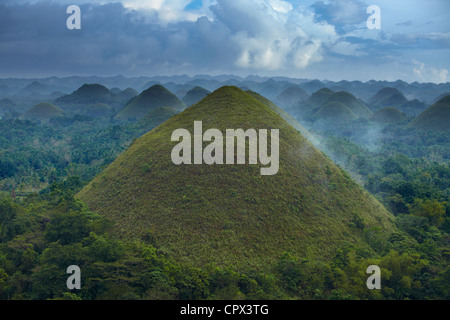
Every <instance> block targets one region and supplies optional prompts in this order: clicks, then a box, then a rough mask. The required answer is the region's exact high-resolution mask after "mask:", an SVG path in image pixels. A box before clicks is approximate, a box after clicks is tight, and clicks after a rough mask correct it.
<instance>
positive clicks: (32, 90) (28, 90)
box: [20, 81, 52, 94]
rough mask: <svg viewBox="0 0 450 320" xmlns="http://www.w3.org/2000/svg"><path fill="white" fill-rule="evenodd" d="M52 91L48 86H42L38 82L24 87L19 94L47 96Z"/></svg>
mask: <svg viewBox="0 0 450 320" xmlns="http://www.w3.org/2000/svg"><path fill="white" fill-rule="evenodd" d="M50 90H52V89H51V88H49V86H47V85H44V84H42V83H40V82H38V81H33V82H32V83H30V84H28V85H27V86H25V87H24V88H23V89H22V90H20V94H36V93H38V94H47V93H49V91H50Z"/></svg>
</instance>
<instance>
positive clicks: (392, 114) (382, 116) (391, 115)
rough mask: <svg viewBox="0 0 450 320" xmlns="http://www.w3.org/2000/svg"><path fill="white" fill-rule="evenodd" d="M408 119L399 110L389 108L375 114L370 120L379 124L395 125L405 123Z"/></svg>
mask: <svg viewBox="0 0 450 320" xmlns="http://www.w3.org/2000/svg"><path fill="white" fill-rule="evenodd" d="M407 118H408V117H407V116H406V114H404V113H403V112H401V111H400V110H398V109H397V108H393V107H387V108H383V109H381V110H378V111H377V112H375V114H374V115H373V116H372V117H370V120H371V121H374V122H378V123H393V122H400V121H404V120H406V119H407Z"/></svg>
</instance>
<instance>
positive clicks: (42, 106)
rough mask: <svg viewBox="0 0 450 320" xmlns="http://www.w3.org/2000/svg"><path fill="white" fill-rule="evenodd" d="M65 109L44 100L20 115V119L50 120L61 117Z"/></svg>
mask: <svg viewBox="0 0 450 320" xmlns="http://www.w3.org/2000/svg"><path fill="white" fill-rule="evenodd" d="M63 115H64V111H63V110H62V109H60V108H59V107H57V106H55V105H53V104H51V103H48V102H43V103H39V104H37V105H35V106H33V107H32V108H30V109H29V110H27V111H26V112H24V113H23V114H21V115H20V116H19V119H20V120H30V121H35V122H39V121H40V122H48V121H49V120H50V119H53V118H57V117H61V116H63Z"/></svg>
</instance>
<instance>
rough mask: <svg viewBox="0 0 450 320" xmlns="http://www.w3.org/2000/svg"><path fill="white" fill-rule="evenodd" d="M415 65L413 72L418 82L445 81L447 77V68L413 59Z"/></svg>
mask: <svg viewBox="0 0 450 320" xmlns="http://www.w3.org/2000/svg"><path fill="white" fill-rule="evenodd" d="M412 63H413V64H414V65H415V66H416V67H414V68H413V73H414V75H416V77H417V78H418V79H417V80H418V81H419V82H422V81H423V82H435V83H445V82H447V79H448V77H447V76H448V70H447V69H436V68H432V67H427V66H425V63H423V62H420V61H417V60H413V62H412Z"/></svg>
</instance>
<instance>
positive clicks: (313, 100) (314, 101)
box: [307, 88, 334, 106]
mask: <svg viewBox="0 0 450 320" xmlns="http://www.w3.org/2000/svg"><path fill="white" fill-rule="evenodd" d="M333 93H334V91H333V90H330V89H328V88H322V89H319V90H317V91H316V92H314V93H313V94H312V95H311V97H310V98H309V99H308V100H307V103H309V104H311V105H316V106H321V105H323V104H324V103H325V101H327V99H328V98H329V97H330V96H331V95H332V94H333Z"/></svg>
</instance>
